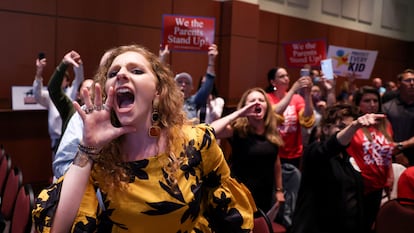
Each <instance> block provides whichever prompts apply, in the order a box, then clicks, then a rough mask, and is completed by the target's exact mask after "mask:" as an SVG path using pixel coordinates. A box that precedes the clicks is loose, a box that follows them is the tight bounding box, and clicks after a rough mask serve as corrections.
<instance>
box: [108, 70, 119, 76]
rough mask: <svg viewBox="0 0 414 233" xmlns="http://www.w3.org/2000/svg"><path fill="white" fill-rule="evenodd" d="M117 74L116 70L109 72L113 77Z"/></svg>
mask: <svg viewBox="0 0 414 233" xmlns="http://www.w3.org/2000/svg"><path fill="white" fill-rule="evenodd" d="M116 74H117V72H116V71H110V72H108V78H113V77H115V76H116Z"/></svg>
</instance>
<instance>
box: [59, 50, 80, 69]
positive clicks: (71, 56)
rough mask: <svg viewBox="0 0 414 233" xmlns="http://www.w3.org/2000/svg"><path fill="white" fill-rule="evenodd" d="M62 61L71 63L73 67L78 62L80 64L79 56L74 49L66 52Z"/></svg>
mask: <svg viewBox="0 0 414 233" xmlns="http://www.w3.org/2000/svg"><path fill="white" fill-rule="evenodd" d="M62 62H63V63H65V64H67V65H68V64H72V65H73V66H74V67H78V66H79V65H80V64H82V60H81V57H80V55H79V53H77V52H76V51H74V50H72V51H70V52H69V53H67V54H66V55H65V56H64V57H63V59H62Z"/></svg>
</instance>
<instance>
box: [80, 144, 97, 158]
mask: <svg viewBox="0 0 414 233" xmlns="http://www.w3.org/2000/svg"><path fill="white" fill-rule="evenodd" d="M78 149H79V151H81V152H83V153H85V154H87V155H90V156H91V157H96V156H97V155H99V152H100V150H99V149H98V148H97V147H93V146H85V145H82V144H80V143H79V145H78Z"/></svg>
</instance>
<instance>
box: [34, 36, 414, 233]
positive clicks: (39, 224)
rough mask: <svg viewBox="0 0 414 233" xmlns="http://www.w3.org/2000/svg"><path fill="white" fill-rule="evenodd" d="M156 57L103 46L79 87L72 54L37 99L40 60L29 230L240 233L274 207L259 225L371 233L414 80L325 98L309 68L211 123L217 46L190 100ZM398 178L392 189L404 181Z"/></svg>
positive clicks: (402, 136)
mask: <svg viewBox="0 0 414 233" xmlns="http://www.w3.org/2000/svg"><path fill="white" fill-rule="evenodd" d="M169 53H170V51H169V50H168V46H166V47H165V48H163V49H161V50H160V51H159V54H158V56H157V55H155V54H154V53H152V52H150V51H149V50H148V49H146V48H145V47H143V46H141V45H135V44H133V45H124V46H118V47H114V48H111V49H108V50H107V51H105V52H104V53H103V56H102V58H101V61H100V63H99V68H98V70H97V72H96V74H95V76H94V78H93V79H84V77H83V63H82V60H81V56H80V54H79V53H78V52H76V51H73V50H72V51H70V52H68V53H67V54H65V55H64V57H63V58H62V62H61V63H60V64H59V65H58V66H57V68H56V70H55V72H54V74H53V75H52V77H51V79H50V81H49V84H48V92H44V93H41V92H40V90H42V78H41V76H42V72H43V68H44V66H45V65H46V59H45V58H42V59H37V60H36V67H37V69H36V78H35V81H34V84H33V85H34V90H37V91H36V92H37V93H38V94H37V96H43V97H42V98H40V97H39V98H38V99H37V100H38V101H39V103H42V104H45V106H48V109H49V123H50V124H49V132H50V136H51V139H52V152H53V158H52V159H53V160H52V164H53V175H54V180H53V182H52V184H51V185H50V186H49V187H47V188H45V189H44V190H42V191H41V192H40V194H39V196H38V197H37V199H36V206H35V209H34V210H33V219H34V223H35V224H36V228H37V230H38V231H39V232H50V231H53V232H78V231H82V232H95V231H105V232H112V231H116V232H118V231H119V232H123V231H129V232H251V230H252V229H253V223H254V219H253V216H254V212H256V211H257V210H258V209H261V210H263V211H264V212H270V211H271V210H273V209H275V208H274V207H275V206H277V207H280V208H279V212H278V213H277V216H276V217H274V215H272V219H271V221H276V222H278V223H280V224H282V225H283V226H284V227H285V228H286V231H287V232H292V233H307V232H360V233H369V232H373V231H374V229H375V220H376V216H377V214H378V212H379V211H380V208H381V205H382V203H383V199H384V195H383V194H384V193H385V194H386V196H387V197H385V198H389V197H390V193H391V191H393V190H392V187H393V185H394V183H396V182H398V178H399V177H398V175H399V174H398V175H397V174H395V173H394V171H393V163H398V164H401V165H403V166H404V167H411V166H414V70H411V69H407V70H404V71H403V72H402V73H401V74H399V75H398V76H397V78H396V79H395V80H394V79H393V80H390V81H388V82H387V83H386V86H383V85H382V80H381V78H379V77H375V78H373V79H372V85H367V86H361V87H358V86H357V85H355V83H354V81H355V80H353V79H352V77H351V79H350V80H349V81H350V83H347V84H345V85H349V86H352V88H339V87H338V88H337V87H336V80H335V79H334V80H328V79H326V78H325V77H324V76H323V73H321V71H320V70H319V69H317V68H314V69H310V70H309V71H310V72H309V74H304V75H303V76H301V77H297V78H295V81H294V82H292V83H291V76H290V75H289V73H288V70H287V69H286V68H283V67H275V68H271V69H269V71H268V74H267V80H268V84H269V85H268V87H266V88H261V87H254V88H250V89H248V90H246V91H245V92H244V93H243V94H242V96H241V98H240V101H239V103H238V105H237V109H236V110H234V111H233V112H231V113H229V114H226V115H225V116H222V114H223V109H224V105H225V101H224V98H222V97H220V95H219V94H218V92H217V88H216V86H215V84H214V83H215V80H216V79H217V78H216V72H215V71H216V70H215V63H216V57H217V56H218V54H219V48H218V47H217V45H215V44H212V45H211V46H210V47H209V49H208V51H207V52H206V54H207V68H206V73H205V74H204V75H203V76H201V78H200V83H199V85H198V88H197V90H194V83H193V77H192V75H191V74H189V73H187V72H180V73H177V74H176V75H174V72H173V71H172V70H170V67H169V66H168V64H166V60H167V59H166V57H167V56H168V54H169ZM69 66H73V68H74V71H75V72H74V73H75V76H76V77H77V78H75V81H74V82H73V83H72V85H68V84H66V83H67V82H68V80H66V78H65V77H66V75H65V74H66V73H67V72H66V70H67V68H68V67H69ZM337 89H338V90H339V89H341V90H340V91H339V92H336V90H337ZM68 91H71V92H68ZM35 97H36V95H35ZM72 102H73V103H72ZM56 116H58V117H56ZM57 118H58V120H56V119H57ZM56 121H57V122H60V123H59V124H57V123H55V122H56ZM220 140H227V141H228V142H229V145H230V147H231V151H230V152H229V153H230V154H229V155H224V154H223V150H222V148H221V144H220ZM407 170H408V169H407ZM407 177H412V178H413V179H414V176H405V178H404V179H403V180H404V181H405V182H403V181H400V182H398V186H397V189H398V188H399V187H403V186H404V187H405V185H408V184H407V183H410V182H411V185H412V184H413V183H414V180H410V179H409V178H407ZM409 187H411V186H409ZM402 190H406V188H405V189H404V188H402ZM394 191H395V190H394ZM397 193H398V192H397ZM407 193H410V192H404V194H405V196H404V199H408V198H412V199H414V196H408V197H407ZM411 193H413V194H414V192H411ZM405 203H406V202H405ZM408 206H409V205H408ZM161 223H162V224H161Z"/></svg>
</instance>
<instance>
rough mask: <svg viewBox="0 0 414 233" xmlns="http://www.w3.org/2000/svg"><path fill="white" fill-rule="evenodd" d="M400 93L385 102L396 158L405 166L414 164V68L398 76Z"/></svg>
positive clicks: (384, 106) (384, 108) (384, 109)
mask: <svg viewBox="0 0 414 233" xmlns="http://www.w3.org/2000/svg"><path fill="white" fill-rule="evenodd" d="M397 78H398V82H399V93H398V95H397V97H396V98H394V99H392V100H390V101H388V102H386V103H384V105H383V112H384V113H385V114H386V115H387V117H388V119H389V121H390V122H391V125H392V129H393V131H394V141H395V145H396V148H395V151H396V153H395V160H396V162H397V163H400V164H402V165H404V166H413V165H414V70H413V69H406V70H404V71H403V72H402V73H401V74H399V75H398V76H397Z"/></svg>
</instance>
